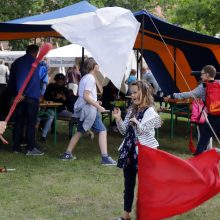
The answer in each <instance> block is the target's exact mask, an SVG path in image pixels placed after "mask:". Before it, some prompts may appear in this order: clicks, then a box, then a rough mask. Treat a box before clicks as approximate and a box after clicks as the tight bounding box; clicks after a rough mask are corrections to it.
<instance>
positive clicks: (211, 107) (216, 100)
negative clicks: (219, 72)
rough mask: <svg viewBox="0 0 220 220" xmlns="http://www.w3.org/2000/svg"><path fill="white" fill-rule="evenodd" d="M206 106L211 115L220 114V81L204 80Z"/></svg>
mask: <svg viewBox="0 0 220 220" xmlns="http://www.w3.org/2000/svg"><path fill="white" fill-rule="evenodd" d="M205 84H206V107H207V110H208V113H209V114H211V115H220V82H219V81H217V80H215V81H214V82H206V83H205Z"/></svg>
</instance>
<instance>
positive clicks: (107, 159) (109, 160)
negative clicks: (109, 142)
mask: <svg viewBox="0 0 220 220" xmlns="http://www.w3.org/2000/svg"><path fill="white" fill-rule="evenodd" d="M101 163H102V165H105V166H116V164H117V163H116V161H115V160H113V159H112V158H111V157H109V156H106V157H102V162H101Z"/></svg>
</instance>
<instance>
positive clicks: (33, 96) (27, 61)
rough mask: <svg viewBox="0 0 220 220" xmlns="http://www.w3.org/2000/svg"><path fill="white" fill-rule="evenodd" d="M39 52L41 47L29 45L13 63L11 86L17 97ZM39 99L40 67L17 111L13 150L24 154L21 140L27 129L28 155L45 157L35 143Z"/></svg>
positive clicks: (29, 83)
mask: <svg viewBox="0 0 220 220" xmlns="http://www.w3.org/2000/svg"><path fill="white" fill-rule="evenodd" d="M38 51H39V47H38V46H37V45H29V46H28V47H27V50H26V54H25V55H24V56H22V57H19V58H18V59H16V60H15V61H14V62H13V63H12V65H11V72H10V78H9V86H10V87H11V89H12V90H13V93H14V95H15V96H16V95H17V94H18V92H19V90H20V89H21V87H22V85H23V83H24V80H25V79H26V77H27V76H28V73H29V72H30V70H31V67H32V64H33V63H34V61H35V60H36V57H37V54H38ZM39 98H40V77H39V66H38V67H37V68H36V69H35V71H34V74H33V76H32V77H31V79H30V81H29V82H28V84H27V86H26V88H25V90H24V92H23V94H22V96H21V98H20V101H19V103H18V105H17V107H16V110H15V125H14V129H13V142H14V144H13V150H14V151H15V152H22V150H21V140H22V137H23V132H24V129H25V135H26V141H27V149H26V150H27V153H26V155H43V152H41V151H40V150H38V149H37V148H36V142H35V126H36V123H37V117H38V110H39ZM25 123H26V126H25Z"/></svg>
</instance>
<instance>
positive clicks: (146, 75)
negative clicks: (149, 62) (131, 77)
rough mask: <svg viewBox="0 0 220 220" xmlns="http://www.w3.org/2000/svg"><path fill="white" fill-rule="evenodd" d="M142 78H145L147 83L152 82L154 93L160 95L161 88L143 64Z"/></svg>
mask: <svg viewBox="0 0 220 220" xmlns="http://www.w3.org/2000/svg"><path fill="white" fill-rule="evenodd" d="M142 80H146V81H147V82H148V83H149V84H152V85H153V88H154V94H155V95H159V96H160V93H161V92H162V91H161V88H160V86H159V84H158V83H157V80H156V79H155V77H154V75H153V73H152V72H151V70H150V69H149V67H148V66H143V68H142Z"/></svg>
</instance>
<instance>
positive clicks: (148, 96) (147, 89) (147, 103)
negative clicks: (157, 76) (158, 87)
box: [131, 80, 154, 117]
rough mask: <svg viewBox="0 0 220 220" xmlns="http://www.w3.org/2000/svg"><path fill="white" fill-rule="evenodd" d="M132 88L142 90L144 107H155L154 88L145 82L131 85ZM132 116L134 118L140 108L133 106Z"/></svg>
mask: <svg viewBox="0 0 220 220" xmlns="http://www.w3.org/2000/svg"><path fill="white" fill-rule="evenodd" d="M131 86H137V87H138V90H141V97H140V98H141V103H143V107H151V106H154V98H153V95H152V94H153V88H152V86H151V85H150V84H149V83H147V81H145V80H138V81H135V82H133V83H131ZM131 108H132V115H131V117H133V116H134V115H135V114H136V112H137V111H138V106H136V105H134V104H133V105H132V106H131Z"/></svg>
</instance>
